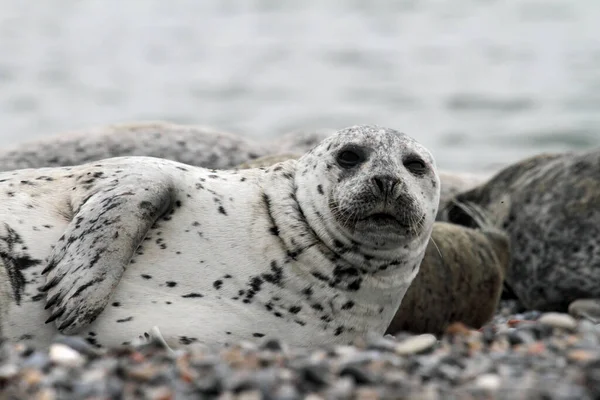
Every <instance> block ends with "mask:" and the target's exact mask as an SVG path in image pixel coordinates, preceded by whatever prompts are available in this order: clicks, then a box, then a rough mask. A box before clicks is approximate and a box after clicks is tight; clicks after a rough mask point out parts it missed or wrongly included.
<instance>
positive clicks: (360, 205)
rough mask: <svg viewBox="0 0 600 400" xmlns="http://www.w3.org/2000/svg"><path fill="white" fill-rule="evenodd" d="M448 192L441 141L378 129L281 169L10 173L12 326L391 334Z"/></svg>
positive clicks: (184, 334) (151, 166) (359, 129)
mask: <svg viewBox="0 0 600 400" xmlns="http://www.w3.org/2000/svg"><path fill="white" fill-rule="evenodd" d="M439 190H440V189H439V178H438V176H437V172H436V167H435V161H434V159H433V157H432V156H431V154H430V153H429V151H428V150H427V149H425V148H424V147H423V146H422V145H420V144H419V143H418V142H417V141H415V140H414V139H412V138H411V137H409V136H407V135H404V134H401V133H399V132H397V131H395V130H392V129H388V128H381V127H376V126H354V127H350V128H347V129H343V130H341V131H339V132H337V133H336V134H334V135H333V136H331V137H330V138H328V139H326V140H325V141H323V142H322V143H321V144H320V145H318V146H317V147H315V148H314V149H313V150H311V151H310V152H308V153H307V154H305V155H304V156H303V157H302V158H300V159H299V160H298V161H296V160H290V161H286V162H283V163H279V164H276V165H274V166H273V167H270V168H267V169H249V170H229V171H217V170H208V169H204V168H199V167H192V166H189V165H186V164H180V163H177V162H173V161H167V160H163V159H156V158H148V157H125V158H113V159H108V160H103V161H101V162H95V163H90V164H85V165H82V166H76V167H66V168H45V169H29V170H18V171H14V172H6V173H3V174H0V198H1V202H0V255H1V257H2V258H1V260H2V267H1V268H4V269H5V270H6V271H7V272H8V275H9V277H10V284H11V288H12V301H11V303H10V307H9V309H8V312H6V313H5V314H4V316H3V321H2V322H3V330H4V332H3V333H4V334H5V335H6V336H8V337H9V338H16V339H26V340H31V341H32V342H34V343H42V344H43V343H47V342H48V340H49V338H50V337H51V336H52V335H53V334H54V333H55V332H56V329H58V330H59V331H61V332H63V333H67V334H72V333H79V334H81V335H82V336H84V337H86V338H88V339H89V340H91V341H93V342H94V343H96V344H97V345H115V344H120V343H123V342H126V341H128V340H129V338H131V337H136V336H138V335H139V334H140V332H141V331H142V330H148V329H150V328H151V327H153V326H155V325H156V326H158V327H159V328H160V331H161V333H162V335H163V336H164V337H165V339H166V340H167V341H168V342H169V343H173V342H174V341H175V342H179V343H180V344H189V343H193V342H202V343H206V344H214V345H218V344H223V343H227V342H230V341H237V340H244V339H253V338H258V337H263V336H280V337H281V336H283V337H284V338H285V340H286V341H287V342H288V343H290V344H291V345H298V346H311V345H315V344H325V343H340V342H349V341H351V340H353V339H354V338H356V337H357V336H361V335H364V334H365V333H366V332H367V331H374V332H377V333H381V334H383V332H384V331H385V329H386V328H387V326H388V325H389V322H390V321H391V319H392V317H393V315H394V313H395V311H396V309H397V307H398V305H399V303H400V301H401V299H402V295H403V293H405V292H406V290H407V288H408V286H409V285H410V283H411V281H412V279H413V278H414V276H415V275H416V274H417V272H418V267H419V264H420V262H421V259H422V257H423V254H424V253H425V248H426V246H427V242H428V240H429V237H430V234H431V230H432V226H433V221H434V218H435V215H436V213H437V208H438V201H439ZM44 299H46V301H45V302H44ZM44 321H46V322H47V324H44Z"/></svg>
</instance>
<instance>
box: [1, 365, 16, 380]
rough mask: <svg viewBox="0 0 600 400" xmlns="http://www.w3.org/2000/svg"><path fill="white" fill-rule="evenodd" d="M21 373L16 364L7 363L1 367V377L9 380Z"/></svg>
mask: <svg viewBox="0 0 600 400" xmlns="http://www.w3.org/2000/svg"><path fill="white" fill-rule="evenodd" d="M18 373H19V368H17V366H16V365H14V364H6V365H3V366H1V367H0V379H1V380H8V379H11V378H14V377H15V376H16V375H17V374H18Z"/></svg>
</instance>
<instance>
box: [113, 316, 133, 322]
mask: <svg viewBox="0 0 600 400" xmlns="http://www.w3.org/2000/svg"><path fill="white" fill-rule="evenodd" d="M132 320H133V317H127V318H123V319H118V320H117V322H118V323H121V322H129V321H132Z"/></svg>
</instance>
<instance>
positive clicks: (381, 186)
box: [372, 175, 398, 196]
mask: <svg viewBox="0 0 600 400" xmlns="http://www.w3.org/2000/svg"><path fill="white" fill-rule="evenodd" d="M372 181H373V183H374V184H375V187H376V188H377V189H378V190H379V193H380V194H382V195H385V196H389V195H391V194H392V193H394V189H395V188H396V186H397V185H398V179H396V178H395V177H393V176H391V175H378V176H374V177H373V178H372Z"/></svg>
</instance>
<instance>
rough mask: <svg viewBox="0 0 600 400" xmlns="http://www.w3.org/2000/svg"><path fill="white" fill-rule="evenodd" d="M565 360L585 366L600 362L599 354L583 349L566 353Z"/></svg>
mask: <svg viewBox="0 0 600 400" xmlns="http://www.w3.org/2000/svg"><path fill="white" fill-rule="evenodd" d="M567 359H568V360H569V361H573V362H576V363H581V364H587V363H589V362H592V361H598V360H600V352H598V351H593V350H585V349H575V350H571V351H569V352H568V353H567Z"/></svg>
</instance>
